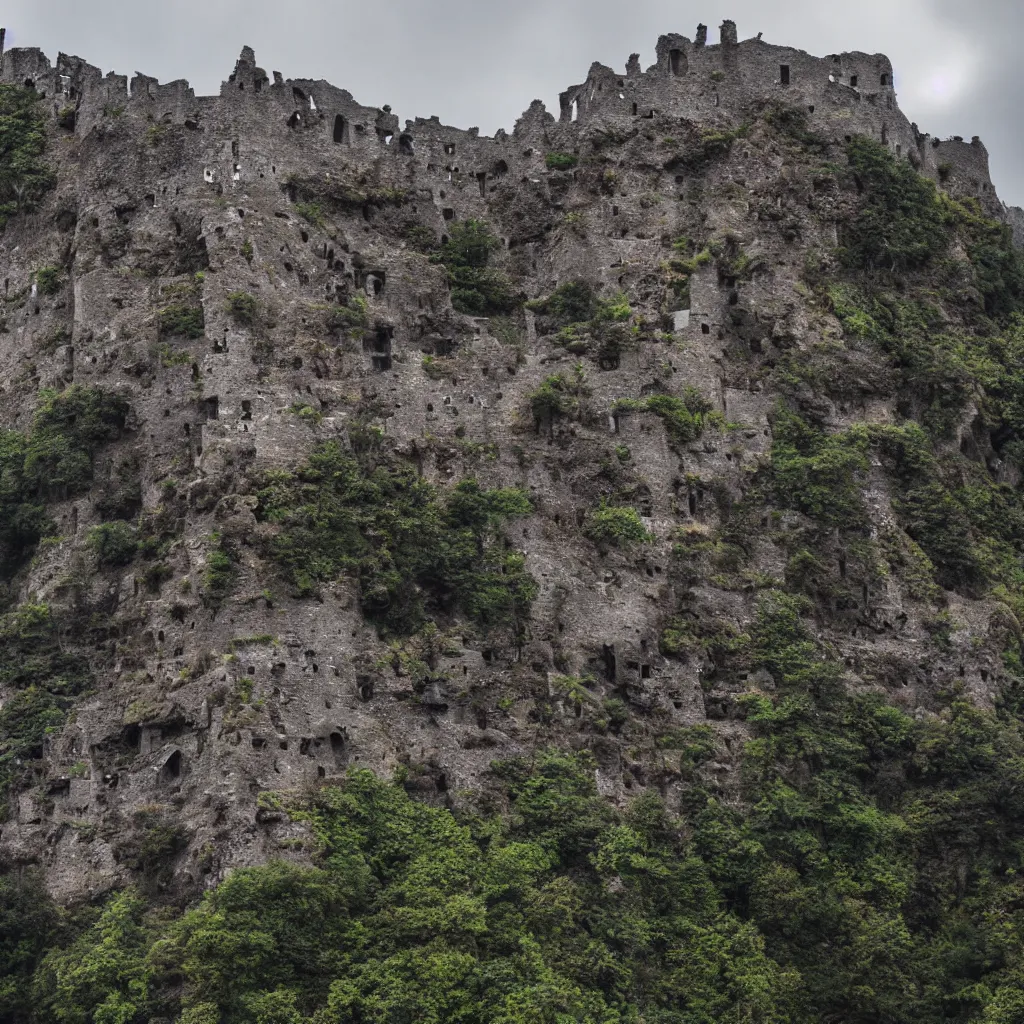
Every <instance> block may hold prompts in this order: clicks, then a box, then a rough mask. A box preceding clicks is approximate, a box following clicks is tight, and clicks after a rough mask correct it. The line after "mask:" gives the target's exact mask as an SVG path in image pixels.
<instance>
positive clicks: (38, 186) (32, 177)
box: [0, 85, 57, 230]
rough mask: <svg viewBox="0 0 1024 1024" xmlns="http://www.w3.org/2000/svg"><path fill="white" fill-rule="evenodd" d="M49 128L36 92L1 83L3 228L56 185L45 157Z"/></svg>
mask: <svg viewBox="0 0 1024 1024" xmlns="http://www.w3.org/2000/svg"><path fill="white" fill-rule="evenodd" d="M45 131H46V129H45V122H44V120H43V111H42V103H41V102H40V99H39V97H38V96H37V95H36V93H35V91H34V90H32V89H23V88H21V87H20V86H14V85H0V230H2V229H3V228H4V227H5V226H6V224H7V221H8V220H9V219H10V218H11V217H13V216H14V215H15V214H17V213H20V212H22V211H30V210H32V209H34V208H35V207H36V206H37V205H38V204H39V202H40V201H41V199H42V198H43V196H44V195H45V194H46V193H47V192H48V191H49V190H50V189H52V188H53V186H54V185H55V184H56V180H57V179H56V175H55V174H54V173H53V171H52V170H50V168H49V167H48V166H47V165H46V163H45V161H44V160H43V153H44V152H45V150H46V134H45Z"/></svg>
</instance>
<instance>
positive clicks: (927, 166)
mask: <svg viewBox="0 0 1024 1024" xmlns="http://www.w3.org/2000/svg"><path fill="white" fill-rule="evenodd" d="M720 37H721V42H720V43H717V44H715V45H710V46H709V45H707V41H706V40H707V28H706V27H705V26H703V25H701V26H698V29H697V33H696V37H695V39H694V40H690V39H689V38H687V37H686V36H683V35H678V34H670V35H664V36H662V37H661V38H660V39H659V40H658V44H657V48H656V55H657V61H656V62H655V63H654V64H653V65H651V66H650V67H649V68H648V69H647V70H646V71H642V70H641V67H640V61H639V57H638V55H636V54H634V55H633V56H632V57H630V59H629V61H628V63H627V66H626V69H625V72H624V73H622V72H616V71H615V70H613V69H612V68H609V67H606V66H604V65H602V64H598V63H595V64H594V65H593V66H592V67H591V69H590V72H589V74H588V76H587V78H586V80H585V81H584V82H583V83H582V84H580V85H575V86H571V87H570V88H569V89H567V90H565V91H564V92H563V93H562V94H561V96H560V101H559V106H560V112H559V118H558V121H557V123H556V122H555V120H554V118H552V117H551V116H550V115H549V114H548V113H547V111H546V110H545V108H544V105H543V104H542V103H540V101H534V103H533V104H532V105H531V106H530V107H529V108H528V109H527V111H526V112H525V113H524V114H523V115H522V117H521V118H520V119H519V121H518V122H517V123H516V126H515V129H514V132H513V133H512V135H511V136H510V135H508V134H507V133H505V132H504V131H499V132H498V133H497V134H496V136H495V137H494V138H493V139H491V138H487V137H483V136H480V134H479V132H478V130H477V129H470V130H468V131H466V130H462V129H458V128H452V127H447V126H442V125H441V124H440V121H439V120H438V119H437V118H428V119H423V118H416V119H415V120H409V121H406V122H405V129H404V130H401V129H400V122H399V119H398V117H397V116H396V115H394V114H393V113H392V112H391V110H390V108H388V107H384V108H383V109H380V108H373V107H365V106H362V105H360V104H358V103H356V102H355V100H354V99H353V97H352V95H351V94H350V93H349V92H347V91H345V90H341V89H337V88H336V87H334V86H332V85H330V84H329V83H327V82H324V81H315V82H314V81H310V80H294V81H293V80H287V81H285V80H284V79H283V78H282V76H281V75H280V73H278V72H274V74H273V80H271V78H270V77H269V76H268V75H267V73H266V72H265V71H264V70H263V69H262V68H260V67H258V66H257V65H256V58H255V54H254V53H253V51H252V49H251V48H249V47H245V48H244V49H243V50H242V53H241V56H240V57H239V60H238V62H237V64H236V66H235V69H234V71H233V72H232V74H231V75H230V76H229V78H228V80H227V81H226V82H224V84H223V85H222V87H221V90H220V94H219V96H216V97H197V96H196V95H195V93H194V92H193V90H192V89H191V88H190V86H189V84H188V83H187V82H185V81H175V82H171V83H168V84H166V85H161V84H160V83H159V82H157V81H156V80H155V79H153V78H149V77H147V76H145V75H142V74H136V75H135V76H134V77H133V78H132V79H131V81H130V82H129V80H128V79H127V77H126V76H123V75H116V74H114V73H110V74H108V75H106V76H103V75H102V73H101V72H100V70H99V69H98V68H96V67H93V66H92V65H90V64H88V63H86V62H85V61H83V60H81V59H80V58H78V57H70V56H67V55H65V54H60V55H59V56H58V58H57V63H56V66H52V65H51V64H50V61H49V60H48V59H47V57H46V56H45V55H44V54H43V53H42V52H41V51H40V50H38V49H13V50H9V51H7V52H6V53H4V54H3V55H2V58H0V81H4V82H10V83H17V84H24V85H28V86H31V87H33V88H35V89H36V90H37V91H38V92H39V93H40V95H42V96H44V97H46V98H48V99H50V100H51V101H52V105H53V112H54V115H55V116H57V115H63V116H66V114H67V108H68V107H69V106H70V107H74V110H75V117H76V128H77V130H78V132H79V133H80V134H83V135H84V134H87V133H88V132H89V130H90V129H91V128H92V127H93V126H94V125H95V124H96V123H97V121H98V120H99V118H100V117H102V116H103V114H104V112H109V111H110V110H111V109H117V110H118V111H121V110H124V111H125V112H126V113H129V114H132V115H137V116H142V117H144V118H146V119H147V120H150V121H153V122H155V123H158V124H180V125H185V126H186V127H189V128H199V127H202V128H203V129H204V130H205V131H206V133H207V135H208V136H210V135H213V134H215V133H216V132H218V131H219V130H220V129H223V130H224V131H225V132H226V133H228V134H230V135H231V136H239V135H248V136H249V137H250V139H252V138H255V137H256V136H257V135H258V136H260V137H262V138H263V139H264V140H266V143H267V144H268V145H269V142H270V138H271V135H272V134H276V135H279V136H285V135H286V134H289V135H291V136H296V135H298V136H299V137H301V139H302V142H303V146H304V147H305V148H307V149H308V147H309V146H310V145H311V144H312V145H315V146H316V147H317V148H318V149H320V150H321V152H322V153H323V155H324V156H325V157H326V156H327V154H328V153H330V147H331V146H332V145H340V146H344V147H345V150H346V162H347V163H349V164H354V165H358V164H364V165H366V166H369V165H372V164H377V163H378V162H379V161H380V160H381V158H382V157H391V158H393V159H394V160H396V161H398V162H399V164H398V166H397V167H394V168H393V170H394V171H396V172H398V174H399V175H400V176H401V177H404V178H406V179H407V180H409V181H410V182H411V180H412V175H413V172H414V171H416V170H419V171H420V172H422V173H425V174H427V175H429V176H432V177H436V178H440V179H441V181H442V182H443V181H444V180H448V181H451V180H453V179H455V178H458V177H460V176H461V177H463V178H465V177H467V176H468V177H472V178H475V179H476V180H477V181H478V182H479V183H480V188H481V190H486V189H487V188H489V187H493V184H494V182H495V180H496V179H499V178H501V177H504V176H505V175H507V174H512V175H516V176H517V177H518V178H519V179H524V178H529V177H530V176H531V175H533V174H535V173H536V171H537V170H538V168H539V167H540V166H541V165H542V161H543V154H544V152H545V151H550V150H552V149H554V148H557V149H559V150H563V151H567V152H572V151H573V150H574V149H576V148H577V145H578V140H579V133H580V132H581V130H583V129H584V128H586V127H593V126H595V125H598V124H604V123H608V122H614V123H619V124H629V123H631V122H633V121H636V120H638V119H639V120H643V119H649V118H652V117H654V116H655V115H667V116H670V117H680V118H686V119H688V120H693V121H699V122H701V123H703V124H708V125H712V126H714V125H716V124H721V125H723V126H726V125H729V124H734V123H736V122H737V121H739V120H742V119H743V118H744V116H745V115H747V114H749V113H750V112H751V111H753V110H754V109H756V108H757V107H760V106H763V105H764V104H766V103H771V102H773V101H778V102H781V103H784V104H786V105H788V106H792V107H796V108H798V109H803V110H806V112H807V115H808V123H809V127H810V128H811V129H812V130H814V131H817V132H819V133H821V134H823V135H826V136H828V137H831V138H833V139H834V141H843V140H844V139H845V138H849V137H851V136H852V135H854V134H862V135H867V136H869V137H871V138H874V139H877V140H878V141H881V142H883V143H885V144H886V145H888V146H889V147H890V148H891V149H892V151H893V152H894V153H895V154H896V155H899V156H903V157H906V158H907V159H909V160H910V161H911V162H912V163H913V164H914V165H915V167H917V169H918V170H919V171H920V172H921V173H923V174H926V175H928V176H929V177H931V178H933V179H935V180H937V181H942V182H943V184H944V185H945V187H947V188H948V189H950V191H952V192H953V193H954V194H957V195H971V196H975V197H977V198H978V199H979V200H981V201H982V202H983V203H984V204H985V206H986V208H987V209H988V210H989V211H990V212H992V213H995V214H997V215H1000V216H1002V215H1004V211H1003V208H1002V206H1001V204H999V202H998V200H997V199H996V196H995V189H994V188H993V185H992V182H991V178H990V176H989V170H988V155H987V153H986V151H985V149H984V146H982V145H981V144H980V142H979V141H978V140H977V139H975V140H973V142H971V143H965V142H964V141H963V140H961V139H953V140H948V141H944V142H943V141H939V140H937V139H931V138H930V137H929V136H928V135H922V134H921V133H920V132H919V131H918V129H917V126H916V125H914V124H912V123H911V122H910V121H909V120H908V119H907V118H906V116H905V115H904V114H903V112H902V111H901V110H900V109H899V106H898V104H897V102H896V91H895V87H894V73H893V68H892V64H891V63H890V61H889V59H888V58H887V57H885V56H884V55H883V54H866V53H859V52H853V53H840V54H832V55H829V56H826V57H814V56H812V55H810V54H808V53H805V52H804V51H802V50H796V49H793V48H792V47H786V46H775V45H772V44H769V43H767V42H765V41H764V40H763V39H761V37H760V35H758V36H757V37H756V38H752V39H746V40H743V41H739V39H738V33H737V30H736V26H735V24H734V23H733V22H731V21H726V22H724V23H723V24H722V27H721V33H720ZM247 129H248V130H247ZM270 129H274V131H273V132H272V133H271V132H270ZM229 141H230V140H229ZM224 148H225V147H223V146H221V147H219V149H218V150H217V151H218V152H220V151H221V150H224ZM238 148H239V147H238V145H237V143H236V144H235V145H234V147H233V149H234V151H235V152H234V154H233V155H232V156H229V157H228V158H226V159H223V160H220V159H214V158H212V157H211V162H213V163H218V164H219V163H223V164H224V166H223V167H219V168H211V167H207V168H206V170H205V173H206V174H207V180H208V181H210V180H212V179H211V177H210V175H211V174H213V175H217V174H218V173H219V174H220V176H221V180H223V179H224V178H225V177H226V178H228V179H232V180H235V181H244V180H245V174H246V165H245V162H244V161H242V160H240V159H239V158H238V157H239V154H238V153H237V150H238ZM257 148H258V149H263V148H266V146H263V147H257ZM250 149H251V147H250ZM256 162H257V163H259V164H260V170H259V171H258V173H261V174H266V173H267V171H268V168H269V167H276V166H277V165H278V164H286V163H287V160H286V159H283V158H282V159H277V160H274V159H271V158H270V157H269V156H268V157H267V159H263V158H262V157H261V156H259V155H257V156H256ZM264 164H266V166H265V167H264V166H263V165H264ZM251 167H252V161H250V170H251Z"/></svg>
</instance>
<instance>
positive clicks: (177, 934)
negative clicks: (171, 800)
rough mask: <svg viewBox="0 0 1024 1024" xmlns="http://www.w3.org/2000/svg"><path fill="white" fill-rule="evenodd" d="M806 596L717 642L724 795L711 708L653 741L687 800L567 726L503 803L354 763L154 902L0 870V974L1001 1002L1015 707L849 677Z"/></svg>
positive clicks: (324, 1015) (941, 1011) (988, 1011)
mask: <svg viewBox="0 0 1024 1024" xmlns="http://www.w3.org/2000/svg"><path fill="white" fill-rule="evenodd" d="M805 611H806V607H805V605H804V604H802V603H801V601H800V600H799V599H797V598H794V597H791V596H789V595H786V594H783V593H768V594H766V595H765V596H764V597H763V598H762V600H761V604H760V609H759V613H758V617H757V619H756V621H755V623H754V624H753V626H752V628H751V629H750V631H749V633H748V634H744V635H743V636H742V637H739V638H738V639H737V642H736V644H735V645H734V649H733V655H732V656H733V657H734V658H736V659H741V660H742V661H743V662H744V663H745V664H747V665H750V666H756V667H760V668H763V669H765V670H766V671H767V672H769V673H770V674H771V677H772V678H773V680H774V681H775V690H774V691H773V692H771V693H769V692H764V691H761V692H755V693H751V694H750V695H749V696H748V697H746V698H745V699H744V703H745V708H746V716H747V719H748V721H749V722H750V724H751V727H752V729H753V731H754V738H753V739H752V741H751V742H750V743H749V744H748V747H747V752H746V755H745V766H746V767H745V779H746V789H747V796H748V799H749V810H748V811H746V812H742V811H741V810H740V809H739V808H738V807H736V806H731V805H730V804H727V803H725V802H723V801H722V800H721V799H720V798H719V797H718V796H717V795H716V792H715V785H716V784H715V782H714V781H713V778H714V776H713V773H708V772H705V771H704V770H703V767H702V766H703V765H704V764H706V763H707V762H709V761H711V760H712V759H713V758H714V757H715V756H716V749H717V742H716V740H715V739H714V735H713V733H712V732H711V730H710V729H708V728H707V727H699V728H692V729H686V730H681V731H677V732H675V733H669V734H666V736H665V737H664V740H663V742H662V744H661V745H662V746H663V748H664V749H665V751H666V753H667V754H672V753H673V752H674V755H675V757H676V758H677V763H678V772H679V773H680V776H681V777H682V778H683V779H685V780H686V781H687V782H688V786H687V795H686V800H685V803H684V806H683V809H682V816H681V817H674V816H669V815H667V814H666V812H665V809H664V807H663V806H662V805H661V803H660V801H659V800H658V799H657V798H655V797H654V796H652V795H647V796H644V797H641V798H640V799H638V800H637V801H636V802H634V804H633V805H631V806H630V807H629V808H628V809H627V810H625V811H623V812H620V811H616V810H614V809H613V808H612V807H611V806H610V805H608V804H607V803H606V802H605V801H604V800H602V799H601V798H600V797H599V796H598V795H597V792H596V788H595V784H594V774H593V767H594V766H593V763H592V762H591V760H590V758H589V755H585V754H581V755H566V754H559V753H554V752H551V753H546V754H541V755H538V756H537V757H536V758H534V759H533V760H532V761H526V760H524V761H513V762H506V763H498V764H496V765H495V766H494V770H493V772H494V778H495V784H496V786H497V791H496V793H495V794H494V795H495V797H496V798H497V799H496V802H495V804H494V806H495V807H496V808H498V809H497V810H488V809H487V808H486V804H485V805H482V806H481V807H480V808H479V809H478V810H477V812H476V813H474V814H471V815H468V816H466V817H464V818H462V819H461V820H460V819H458V818H456V817H454V816H453V815H452V813H451V812H450V811H448V810H446V809H442V808H437V807H430V806H427V805H424V804H421V803H418V802H415V801H413V800H411V799H410V798H409V797H408V796H407V795H406V793H405V792H404V791H403V789H402V787H401V786H400V785H396V784H388V783H384V782H381V781H379V780H377V779H375V778H374V777H373V776H372V775H371V774H370V773H369V772H366V771H364V770H354V771H352V772H351V773H350V774H349V776H348V779H347V782H346V784H345V786H344V787H343V788H341V789H326V790H323V791H321V793H320V794H319V795H318V796H317V797H316V799H315V801H314V802H313V804H312V805H298V804H296V805H293V806H292V813H293V814H294V815H297V816H298V817H299V818H302V819H305V820H307V821H308V823H309V826H310V828H311V830H312V833H313V835H314V836H315V838H316V845H317V851H318V853H317V863H316V865H315V866H314V867H297V866H294V865H290V864H283V863H277V864H269V865H267V866H266V867H262V868H256V869H248V870H242V871H237V872H235V873H234V874H233V875H231V876H230V877H229V878H228V879H227V880H226V881H225V882H224V883H222V884H221V885H220V886H219V887H218V888H217V889H215V890H213V891H211V892H210V893H208V894H207V895H206V897H205V898H204V899H203V901H202V902H201V903H200V904H199V905H198V906H196V907H195V908H194V909H192V910H189V911H188V912H187V913H186V914H184V916H182V917H180V918H177V919H175V920H169V919H168V917H167V914H166V912H165V911H157V910H154V909H152V908H150V907H149V906H148V905H147V903H146V901H145V900H144V899H143V898H141V897H140V896H139V895H137V894H135V893H132V892H125V893H122V894H120V895H117V896H115V897H114V898H112V899H111V900H110V901H109V902H108V903H107V905H106V907H105V908H104V909H103V910H102V912H101V913H99V915H98V916H97V917H95V919H94V921H93V923H91V924H87V926H86V927H85V929H84V930H82V931H81V932H80V934H79V935H78V936H77V938H76V937H74V936H73V933H72V932H71V931H70V930H69V929H68V928H67V926H65V927H64V928H63V929H61V928H59V927H58V926H57V922H56V921H54V920H53V917H54V915H53V912H52V911H49V912H48V911H47V910H46V904H45V902H43V901H38V900H29V899H26V898H25V897H24V895H23V890H22V889H21V888H20V887H19V886H18V885H17V884H16V883H15V882H14V881H12V880H8V881H7V883H6V885H7V887H8V889H9V890H10V891H11V894H12V895H11V898H10V901H9V903H8V908H9V909H8V910H7V911H6V918H5V919H3V920H0V926H5V927H6V929H7V932H6V934H8V935H11V934H14V935H17V934H19V928H18V925H19V924H21V925H22V931H21V932H20V933H21V934H23V935H24V938H23V939H22V940H21V942H20V943H18V944H17V946H16V947H15V948H14V949H12V948H11V946H10V943H9V942H8V945H7V946H4V945H3V942H2V941H0V951H5V952H4V956H5V965H4V966H5V969H6V970H7V971H8V972H9V975H8V976H9V977H11V976H13V977H17V978H21V979H23V983H24V984H27V982H24V979H25V978H26V977H27V975H28V974H29V972H30V970H31V969H32V968H35V970H34V981H33V982H32V993H33V995H32V1000H31V1006H32V1009H33V1012H34V1017H35V1019H37V1020H41V1021H59V1022H64V1021H95V1022H101V1021H110V1020H116V1021H121V1022H124V1024H132V1022H136V1021H138V1022H142V1021H145V1020H147V1019H149V1018H150V1017H153V1016H162V1017H167V1018H177V1016H178V1015H179V1014H180V1015H181V1016H180V1019H181V1020H183V1021H202V1022H207V1021H210V1022H212V1021H222V1022H225V1024H231V1022H235V1021H238V1022H242V1021H246V1022H247V1021H251V1020H257V1021H288V1022H299V1021H302V1020H305V1019H312V1020H314V1021H315V1022H316V1024H334V1022H344V1024H356V1022H359V1024H368V1022H380V1024H390V1022H392V1021H398V1020H417V1021H435V1022H438V1024H440V1022H446V1021H467V1022H474V1024H475V1022H479V1024H492V1022H495V1021H506V1022H520V1021H521V1022H524V1024H525V1022H527V1021H529V1022H534V1021H550V1022H551V1024H560V1022H562V1021H578V1022H593V1024H596V1022H602V1024H612V1022H627V1021H629V1022H637V1021H640V1020H649V1021H657V1022H659V1024H672V1022H686V1024H690V1022H708V1024H710V1022H712V1021H720V1020H724V1019H733V1018H736V1019H741V1020H747V1021H808V1022H810V1021H825V1020H836V1019H844V1020H849V1019H853V1020H858V1021H859V1020H863V1021H949V1020H964V1021H966V1020H972V1019H981V1018H982V1017H984V1019H985V1020H986V1021H991V1022H1004V1021H1006V1022H1009V1021H1014V1020H1016V1019H1017V1017H1016V1016H1014V1014H1015V1013H1016V1010H1015V1009H1014V1007H1015V1005H1016V1004H1015V999H1016V995H1015V993H1017V991H1018V986H1019V984H1020V982H1021V980H1024V979H1021V978H1020V976H1019V964H1020V962H1021V955H1022V953H1024V939H1022V938H1021V936H1022V935H1024V931H1022V929H1024V919H1022V918H1021V915H1022V911H1021V909H1020V902H1021V901H1020V897H1019V893H1018V889H1019V887H1020V886H1019V882H1018V876H1019V873H1020V871H1021V870H1022V868H1024V864H1022V863H1021V858H1022V853H1021V850H1022V849H1024V831H1022V829H1024V825H1022V822H1024V806H1021V795H1020V794H1021V792H1024V786H1022V781H1024V779H1022V775H1021V765H1022V764H1024V740H1022V737H1021V735H1020V732H1019V730H1018V728H1017V726H1016V725H1015V724H1012V723H1010V722H1008V721H1006V720H1000V719H999V718H997V717H996V716H995V715H993V714H991V713H987V712H983V711H980V710H978V709H976V708H975V707H973V706H972V705H971V704H969V703H968V702H966V701H964V700H962V699H960V698H959V697H957V696H956V695H951V696H950V698H949V700H948V704H947V707H946V709H945V710H944V711H943V713H942V714H940V715H937V716H932V717H929V718H927V719H924V720H915V719H913V718H911V717H909V716H907V715H906V714H904V713H903V712H901V711H899V710H898V709H897V708H895V707H894V706H892V705H890V704H888V703H886V701H885V700H884V699H882V698H880V697H878V696H877V695H853V694H851V693H849V692H847V691H846V689H845V688H844V687H843V685H842V683H841V675H840V673H841V670H840V668H839V666H838V665H836V663H835V662H834V661H832V660H831V659H829V658H828V657H827V656H826V652H825V651H823V650H822V649H820V648H819V647H818V645H817V644H816V643H815V641H814V640H813V639H812V637H811V634H810V631H809V629H808V627H807V624H806V622H805V620H804V615H805ZM277 806H280V804H279V803H278V804H277ZM502 808H503V809H502ZM26 884H30V883H26ZM19 918H20V919H21V920H18V919H19ZM29 919H31V920H32V921H33V922H39V924H38V927H39V928H41V929H42V933H43V934H44V935H45V936H46V941H44V940H43V939H42V938H41V936H40V931H32V932H31V933H29V932H28V931H27V930H26V929H25V926H27V924H28V922H29ZM996 922H999V926H998V927H995V923H996ZM3 934H4V933H3V931H2V930H0V940H2V939H3ZM47 944H48V945H49V946H50V947H51V948H50V951H49V952H48V953H47V954H46V955H45V956H43V957H42V958H41V959H40V957H41V953H42V948H41V947H43V946H44V945H47ZM5 991H6V999H7V1002H6V1003H5V1004H0V1006H2V1007H3V1010H5V1011H6V1012H7V1013H8V1014H10V1015H12V1019H28V1010H27V1005H26V1000H25V995H24V991H25V990H24V988H21V987H16V986H13V985H8V986H7V989H6V990H5V989H3V988H2V987H0V993H4V992H5ZM19 1000H20V1002H19ZM18 1010H20V1013H17V1012H16V1011H18Z"/></svg>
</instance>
